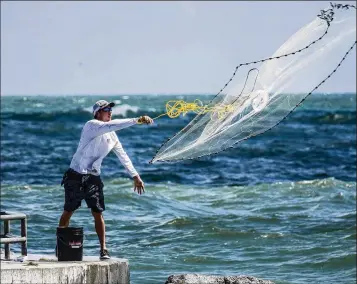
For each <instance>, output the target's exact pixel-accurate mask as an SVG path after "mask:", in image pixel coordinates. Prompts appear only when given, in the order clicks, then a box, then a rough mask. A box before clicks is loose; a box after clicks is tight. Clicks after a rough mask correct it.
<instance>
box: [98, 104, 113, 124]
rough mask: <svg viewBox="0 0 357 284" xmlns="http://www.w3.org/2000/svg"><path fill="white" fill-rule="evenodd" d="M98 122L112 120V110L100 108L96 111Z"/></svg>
mask: <svg viewBox="0 0 357 284" xmlns="http://www.w3.org/2000/svg"><path fill="white" fill-rule="evenodd" d="M97 118H98V120H101V121H104V122H107V121H111V120H112V108H111V107H109V106H108V107H105V108H102V109H101V110H99V111H98V115H97Z"/></svg>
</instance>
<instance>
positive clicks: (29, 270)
mask: <svg viewBox="0 0 357 284" xmlns="http://www.w3.org/2000/svg"><path fill="white" fill-rule="evenodd" d="M21 261H22V262H21ZM5 283H6V284H7V283H9V284H10V283H11V284H18V283H24V284H25V283H26V284H32V283H36V284H39V283H41V284H45V283H46V284H51V283H53V284H62V283H63V284H65V283H66V284H82V283H83V284H97V283H101V284H114V283H115V284H129V283H130V273H129V263H128V260H127V259H121V258H111V259H109V260H105V261H102V260H99V257H98V256H83V261H57V258H56V257H55V256H54V255H53V256H51V255H35V254H29V255H28V256H27V257H26V258H25V259H21V258H17V260H16V259H14V260H9V261H5V260H3V259H2V260H1V284H5Z"/></svg>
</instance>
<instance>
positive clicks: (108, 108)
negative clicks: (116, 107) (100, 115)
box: [101, 107, 112, 112]
mask: <svg viewBox="0 0 357 284" xmlns="http://www.w3.org/2000/svg"><path fill="white" fill-rule="evenodd" d="M101 111H104V112H112V108H111V107H105V108H102V109H101Z"/></svg>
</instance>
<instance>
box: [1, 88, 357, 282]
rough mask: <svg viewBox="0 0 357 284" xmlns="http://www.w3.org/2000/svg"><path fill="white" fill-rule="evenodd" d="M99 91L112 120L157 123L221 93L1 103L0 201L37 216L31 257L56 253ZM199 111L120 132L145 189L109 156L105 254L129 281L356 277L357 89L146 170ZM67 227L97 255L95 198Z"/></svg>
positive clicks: (315, 99)
mask: <svg viewBox="0 0 357 284" xmlns="http://www.w3.org/2000/svg"><path fill="white" fill-rule="evenodd" d="M101 98H104V99H107V100H112V101H114V102H116V103H117V104H118V106H117V107H115V108H114V112H113V116H114V118H123V117H137V116H139V115H144V114H148V115H150V116H152V117H155V116H157V115H159V114H161V113H163V112H164V107H165V103H166V102H167V101H168V100H171V99H184V100H186V101H193V100H194V99H196V98H199V99H201V100H202V101H203V102H208V101H209V100H210V99H211V98H212V96H209V95H152V94H151V95H135V96H125V95H118V96H85V95H83V96H28V97H25V96H13V97H10V96H5V97H1V209H2V210H9V211H20V212H23V213H26V214H27V215H28V238H29V241H28V250H29V253H32V254H33V253H44V254H54V247H55V244H56V236H55V232H56V227H57V224H58V219H59V217H60V215H61V212H62V209H63V199H64V192H63V188H62V187H61V186H60V182H61V178H62V175H63V173H64V171H65V170H66V169H67V168H68V166H69V163H70V160H71V158H72V155H73V154H74V152H75V150H76V147H77V145H78V140H79V137H80V132H81V129H82V127H83V125H84V123H85V122H86V121H87V120H89V119H91V113H90V110H91V106H92V105H93V103H94V102H95V101H96V100H98V99H101ZM192 118H193V116H192V115H186V116H184V117H180V118H176V119H170V118H166V117H163V118H160V119H158V120H157V121H156V122H155V124H154V125H152V126H146V125H136V126H133V127H130V128H127V129H125V130H122V131H119V132H117V133H118V136H119V139H120V140H121V142H122V144H123V146H124V148H125V150H126V152H127V153H128V155H129V156H130V158H131V160H132V161H133V164H134V166H135V167H136V169H137V170H138V171H139V172H140V174H141V177H142V179H143V180H144V182H145V185H146V193H145V194H144V195H142V196H139V195H137V194H136V193H134V192H133V189H132V181H131V180H130V179H129V178H128V175H127V174H126V172H125V170H124V168H123V167H122V166H121V164H120V162H119V160H118V159H117V157H116V156H115V155H114V154H113V153H110V154H109V155H108V157H107V158H106V159H105V160H104V162H103V166H102V179H103V181H104V184H105V188H104V192H105V202H106V209H107V210H106V211H105V212H104V217H105V220H106V228H107V243H108V248H109V249H110V252H111V255H112V256H113V257H124V258H127V259H128V260H129V263H130V273H131V283H140V284H155V283H164V282H165V280H166V279H167V277H168V276H170V275H172V274H181V273H202V274H217V275H237V274H245V275H251V276H255V277H259V278H264V279H270V280H272V281H274V282H276V283H301V284H302V283H343V284H350V283H355V281H356V123H355V121H356V94H313V95H311V96H310V97H309V98H308V99H307V100H306V101H305V102H304V104H303V105H302V106H300V107H299V108H297V109H296V111H294V112H293V113H292V114H291V115H290V116H289V117H288V118H287V119H286V120H285V121H283V122H282V123H281V124H279V125H278V126H277V127H275V128H273V129H272V130H271V131H268V132H266V133H264V134H263V135H260V136H257V137H254V138H251V139H248V140H246V141H244V142H242V143H240V144H238V145H237V146H236V148H234V149H230V150H228V151H225V152H222V153H220V154H218V155H214V156H209V157H204V158H201V159H199V160H190V161H183V162H179V163H155V164H149V163H148V162H149V161H150V160H151V158H152V157H153V156H154V155H155V153H156V151H157V149H158V148H159V146H160V145H161V144H162V143H163V142H164V141H166V139H167V138H169V137H171V136H173V135H174V134H175V133H176V132H177V131H179V130H180V129H182V128H183V127H184V126H185V125H186V124H187V123H189V121H190V120H191V119H192ZM71 225H72V226H83V227H84V231H85V241H84V254H85V255H98V253H99V252H98V240H97V236H96V233H95V229H94V224H93V220H92V216H91V214H90V211H89V210H88V209H87V208H86V205H85V202H83V203H82V207H81V208H80V209H79V210H78V211H77V212H76V213H75V214H74V216H73V217H72V220H71ZM17 227H19V226H16V225H15V224H13V225H12V231H13V233H17V232H18V231H17V230H18V229H17ZM12 248H13V249H14V252H15V253H18V252H20V246H18V245H12Z"/></svg>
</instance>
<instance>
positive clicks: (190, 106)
mask: <svg viewBox="0 0 357 284" xmlns="http://www.w3.org/2000/svg"><path fill="white" fill-rule="evenodd" d="M233 110H234V108H233V105H231V104H229V105H222V104H218V105H214V106H211V107H210V106H207V105H203V103H202V102H201V101H200V100H199V99H196V100H194V101H193V102H191V103H190V102H185V101H183V100H172V101H168V102H167V103H166V112H165V113H163V114H160V115H159V116H157V117H155V118H153V119H158V118H159V117H162V116H165V115H167V116H168V117H170V118H176V117H179V116H180V115H181V114H182V115H183V116H184V115H185V114H186V113H188V112H194V113H197V114H205V113H208V112H210V113H211V116H212V115H217V116H216V117H217V118H218V119H222V118H223V117H224V116H225V115H226V114H227V113H230V112H233Z"/></svg>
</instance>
